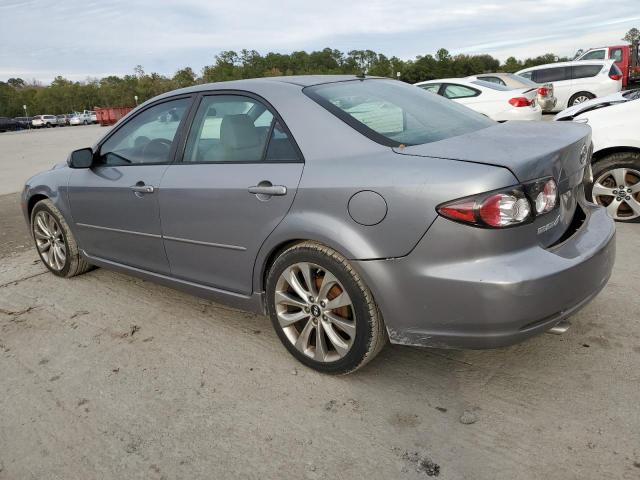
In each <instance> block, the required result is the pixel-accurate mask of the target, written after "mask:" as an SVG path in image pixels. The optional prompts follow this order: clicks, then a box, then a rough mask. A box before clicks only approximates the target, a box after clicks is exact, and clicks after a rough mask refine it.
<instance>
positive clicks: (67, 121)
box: [31, 110, 98, 128]
mask: <svg viewBox="0 0 640 480" xmlns="http://www.w3.org/2000/svg"><path fill="white" fill-rule="evenodd" d="M90 123H98V117H97V115H96V112H95V111H93V110H85V111H84V112H73V113H68V114H64V115H36V116H35V117H33V119H32V120H31V127H32V128H50V127H64V126H66V125H89V124H90Z"/></svg>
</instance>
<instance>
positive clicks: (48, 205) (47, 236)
mask: <svg viewBox="0 0 640 480" xmlns="http://www.w3.org/2000/svg"><path fill="white" fill-rule="evenodd" d="M31 233H32V235H33V239H34V241H35V244H36V249H37V250H38V255H40V258H41V259H42V262H43V263H44V265H45V266H46V267H47V268H48V269H49V270H50V271H51V272H52V273H54V274H55V275H57V276H59V277H73V276H75V275H80V274H81V273H85V272H87V271H89V270H90V269H91V265H89V264H88V263H87V262H86V260H84V259H83V258H82V257H81V256H80V251H79V250H78V245H77V243H76V241H75V238H74V237H73V234H72V233H71V230H70V229H69V226H68V225H67V222H66V221H65V219H64V217H63V216H62V214H61V213H60V210H58V209H57V208H56V206H55V205H54V204H53V203H52V202H51V201H50V200H41V201H40V202H38V203H36V205H35V207H33V211H32V212H31Z"/></svg>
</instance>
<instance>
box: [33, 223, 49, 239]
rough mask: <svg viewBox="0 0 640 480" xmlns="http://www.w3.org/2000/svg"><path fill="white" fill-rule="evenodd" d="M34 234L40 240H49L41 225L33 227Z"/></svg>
mask: <svg viewBox="0 0 640 480" xmlns="http://www.w3.org/2000/svg"><path fill="white" fill-rule="evenodd" d="M33 234H34V235H35V237H36V238H37V239H38V240H49V237H48V236H47V235H45V234H44V233H43V232H42V230H41V229H40V227H39V226H37V228H34V229H33Z"/></svg>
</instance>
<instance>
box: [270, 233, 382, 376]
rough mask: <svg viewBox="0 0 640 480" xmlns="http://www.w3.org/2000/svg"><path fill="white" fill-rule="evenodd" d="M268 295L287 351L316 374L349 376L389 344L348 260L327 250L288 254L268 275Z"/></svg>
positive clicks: (303, 247)
mask: <svg viewBox="0 0 640 480" xmlns="http://www.w3.org/2000/svg"><path fill="white" fill-rule="evenodd" d="M266 295H267V299H266V304H267V312H268V314H269V316H270V317H271V321H272V323H273V327H274V328H275V330H276V333H277V334H278V337H279V338H280V340H281V341H282V343H283V345H284V346H285V347H286V348H287V350H289V353H291V355H293V356H294V357H295V358H296V359H297V360H298V361H300V362H301V363H303V364H304V365H306V366H308V367H310V368H313V369H314V370H317V371H319V372H322V373H329V374H334V375H340V374H347V373H351V372H353V371H355V370H357V369H358V368H361V367H362V366H364V365H366V364H367V363H368V362H369V361H370V360H371V359H373V358H374V357H375V356H376V355H377V354H378V352H379V351H380V350H381V349H382V347H383V346H384V345H385V343H386V340H387V332H386V329H385V326H384V321H383V319H382V315H381V314H380V311H379V310H378V307H377V305H376V303H375V300H374V299H373V295H372V294H371V291H370V290H369V288H368V287H367V286H366V285H365V283H364V281H363V280H362V278H361V277H360V276H359V275H358V273H357V272H356V271H355V270H354V269H353V267H352V266H351V264H350V263H349V262H348V260H347V259H346V258H344V257H343V256H342V255H340V254H339V253H338V252H336V251H335V250H333V249H331V248H328V247H325V246H324V245H320V244H318V243H315V242H303V243H299V244H297V245H294V246H292V247H290V248H288V249H286V250H285V251H284V252H283V253H282V254H281V255H280V256H279V257H278V258H277V259H276V260H275V262H274V263H273V265H272V266H271V268H270V270H269V272H268V274H267V281H266ZM332 304H333V306H332Z"/></svg>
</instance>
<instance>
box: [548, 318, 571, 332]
mask: <svg viewBox="0 0 640 480" xmlns="http://www.w3.org/2000/svg"><path fill="white" fill-rule="evenodd" d="M570 326H571V324H570V323H569V322H568V321H566V320H561V321H560V322H558V323H557V324H556V325H555V326H554V327H551V328H550V329H549V330H547V333H552V334H554V335H562V334H563V333H564V332H566V331H567V330H569V327H570Z"/></svg>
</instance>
